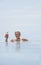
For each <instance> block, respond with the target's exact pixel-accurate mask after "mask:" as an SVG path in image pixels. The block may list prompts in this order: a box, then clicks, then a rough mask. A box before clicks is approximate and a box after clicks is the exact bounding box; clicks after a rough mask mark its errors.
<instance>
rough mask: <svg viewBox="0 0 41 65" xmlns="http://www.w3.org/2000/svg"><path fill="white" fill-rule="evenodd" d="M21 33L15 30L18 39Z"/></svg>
mask: <svg viewBox="0 0 41 65" xmlns="http://www.w3.org/2000/svg"><path fill="white" fill-rule="evenodd" d="M20 35H21V33H20V32H19V31H16V32H15V36H16V38H17V39H18V38H20Z"/></svg>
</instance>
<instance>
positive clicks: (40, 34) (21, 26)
mask: <svg viewBox="0 0 41 65" xmlns="http://www.w3.org/2000/svg"><path fill="white" fill-rule="evenodd" d="M17 30H19V31H20V32H21V33H22V37H25V38H28V39H30V40H40V39H41V0H4V1H3V0H0V40H2V39H3V38H4V34H5V33H6V32H9V34H10V38H9V39H11V38H13V37H14V32H15V31H17Z"/></svg>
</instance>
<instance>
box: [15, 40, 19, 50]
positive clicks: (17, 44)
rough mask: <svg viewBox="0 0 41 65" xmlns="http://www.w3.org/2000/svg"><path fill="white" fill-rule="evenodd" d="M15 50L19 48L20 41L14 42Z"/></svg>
mask: <svg viewBox="0 0 41 65" xmlns="http://www.w3.org/2000/svg"><path fill="white" fill-rule="evenodd" d="M16 50H20V41H17V42H16Z"/></svg>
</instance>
